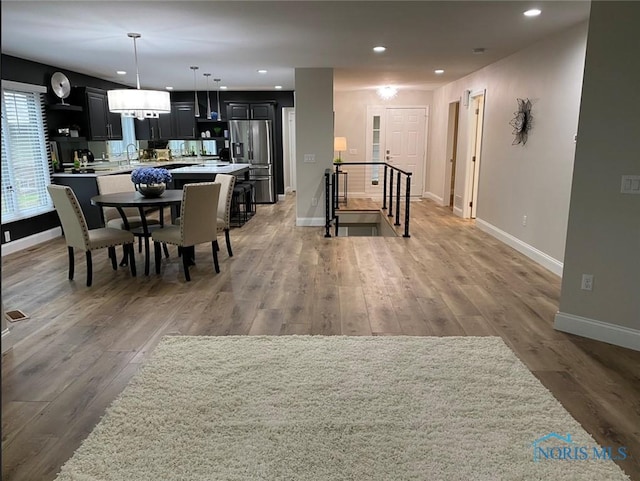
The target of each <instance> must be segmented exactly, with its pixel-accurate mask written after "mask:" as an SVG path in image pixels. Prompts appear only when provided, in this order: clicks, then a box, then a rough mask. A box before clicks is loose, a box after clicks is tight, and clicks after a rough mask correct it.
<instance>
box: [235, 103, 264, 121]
mask: <svg viewBox="0 0 640 481" xmlns="http://www.w3.org/2000/svg"><path fill="white" fill-rule="evenodd" d="M273 118H274V103H273V102H251V103H248V102H228V103H227V120H273Z"/></svg>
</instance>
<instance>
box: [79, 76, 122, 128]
mask: <svg viewBox="0 0 640 481" xmlns="http://www.w3.org/2000/svg"><path fill="white" fill-rule="evenodd" d="M85 102H86V104H85V112H86V119H87V127H88V132H87V137H88V139H89V140H122V121H121V118H120V114H113V113H111V112H109V103H108V101H107V92H105V91H104V90H99V89H94V88H91V87H86V88H85Z"/></svg>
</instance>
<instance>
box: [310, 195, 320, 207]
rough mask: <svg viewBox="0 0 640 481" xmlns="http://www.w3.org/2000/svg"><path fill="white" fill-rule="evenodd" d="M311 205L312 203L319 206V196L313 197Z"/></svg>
mask: <svg viewBox="0 0 640 481" xmlns="http://www.w3.org/2000/svg"><path fill="white" fill-rule="evenodd" d="M311 205H312V206H313V207H315V206H317V205H318V198H317V197H313V198H312V199H311Z"/></svg>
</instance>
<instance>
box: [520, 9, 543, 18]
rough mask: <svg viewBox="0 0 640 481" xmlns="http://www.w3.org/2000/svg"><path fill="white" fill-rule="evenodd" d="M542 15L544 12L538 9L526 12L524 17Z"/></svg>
mask: <svg viewBox="0 0 640 481" xmlns="http://www.w3.org/2000/svg"><path fill="white" fill-rule="evenodd" d="M541 13H542V10H539V9H537V8H532V9H531V10H527V11H526V12H524V15H525V17H537V16H538V15H540V14H541Z"/></svg>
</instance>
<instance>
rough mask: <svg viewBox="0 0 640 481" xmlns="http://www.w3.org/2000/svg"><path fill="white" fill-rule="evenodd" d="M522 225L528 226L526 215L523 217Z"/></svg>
mask: <svg viewBox="0 0 640 481" xmlns="http://www.w3.org/2000/svg"><path fill="white" fill-rule="evenodd" d="M522 225H523V226H526V225H527V216H526V215H523V216H522Z"/></svg>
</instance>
